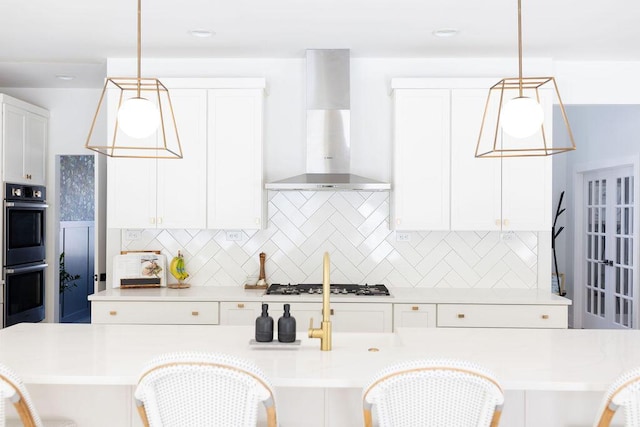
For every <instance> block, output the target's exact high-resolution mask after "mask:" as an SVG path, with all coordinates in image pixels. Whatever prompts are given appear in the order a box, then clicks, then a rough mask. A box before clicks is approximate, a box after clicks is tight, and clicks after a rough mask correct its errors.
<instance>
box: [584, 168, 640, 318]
mask: <svg viewBox="0 0 640 427" xmlns="http://www.w3.org/2000/svg"><path fill="white" fill-rule="evenodd" d="M629 166H630V167H631V168H632V169H633V181H634V186H633V199H634V200H635V203H634V208H635V209H634V210H633V223H634V226H635V227H634V230H633V254H634V257H635V258H636V260H635V262H636V264H635V265H638V266H640V262H638V261H639V259H638V257H639V255H640V252H639V249H640V242H639V241H638V236H639V233H638V228H640V208H639V207H640V181H639V179H638V178H639V177H640V156H625V157H620V158H616V159H609V160H602V161H596V162H589V163H584V164H579V165H576V166H575V167H574V172H573V190H574V197H573V212H574V218H573V237H574V238H573V327H574V328H577V329H582V327H583V312H584V304H585V295H584V288H583V286H582V283H583V282H584V280H585V278H584V271H583V269H582V254H583V252H584V238H583V237H584V236H583V233H582V231H583V228H584V215H583V207H584V176H585V174H588V173H591V172H595V171H598V170H604V169H616V168H619V167H629ZM639 276H640V274H636V275H635V277H634V278H633V290H634V295H635V296H636V298H634V307H633V310H634V312H633V319H632V324H633V325H634V329H637V328H638V326H639V325H638V319H639V314H640V313H638V311H639V305H640V304H639V301H640V294H639V292H640V277H639Z"/></svg>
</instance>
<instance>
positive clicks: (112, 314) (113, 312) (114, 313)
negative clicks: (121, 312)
mask: <svg viewBox="0 0 640 427" xmlns="http://www.w3.org/2000/svg"><path fill="white" fill-rule="evenodd" d="M116 314H118V312H117V311H115V310H111V311H110V312H109V316H115V315H116Z"/></svg>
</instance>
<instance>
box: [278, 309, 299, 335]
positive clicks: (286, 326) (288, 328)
mask: <svg viewBox="0 0 640 427" xmlns="http://www.w3.org/2000/svg"><path fill="white" fill-rule="evenodd" d="M289 307H290V306H289V304H285V305H284V314H283V315H282V317H280V318H279V319H278V341H280V342H294V341H295V340H296V319H295V317H291V313H289Z"/></svg>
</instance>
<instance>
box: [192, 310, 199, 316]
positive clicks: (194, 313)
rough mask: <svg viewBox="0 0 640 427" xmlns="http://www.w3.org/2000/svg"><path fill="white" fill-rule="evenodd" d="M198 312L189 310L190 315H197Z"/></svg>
mask: <svg viewBox="0 0 640 427" xmlns="http://www.w3.org/2000/svg"><path fill="white" fill-rule="evenodd" d="M199 314H200V313H199V312H197V311H192V312H191V315H192V316H197V315H199Z"/></svg>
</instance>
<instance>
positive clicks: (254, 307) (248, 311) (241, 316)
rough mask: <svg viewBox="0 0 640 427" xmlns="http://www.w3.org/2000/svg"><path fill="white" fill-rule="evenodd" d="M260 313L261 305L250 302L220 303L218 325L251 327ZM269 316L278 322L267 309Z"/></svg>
mask: <svg viewBox="0 0 640 427" xmlns="http://www.w3.org/2000/svg"><path fill="white" fill-rule="evenodd" d="M261 312H262V303H260V302H256V301H252V302H240V301H236V302H221V303H220V324H221V325H234V326H251V325H255V324H256V317H258V316H260V313H261ZM269 315H270V316H271V317H273V318H274V322H277V321H278V317H277V316H274V313H272V312H271V306H270V307H269Z"/></svg>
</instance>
